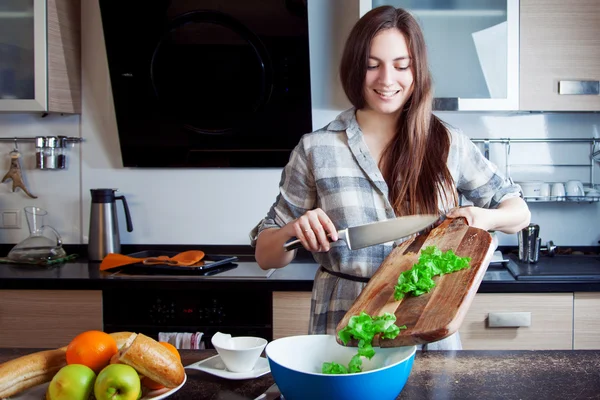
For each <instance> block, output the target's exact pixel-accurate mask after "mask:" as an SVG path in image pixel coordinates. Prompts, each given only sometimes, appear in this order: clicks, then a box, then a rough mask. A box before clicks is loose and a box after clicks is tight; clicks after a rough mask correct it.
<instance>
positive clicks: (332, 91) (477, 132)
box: [0, 0, 600, 246]
mask: <svg viewBox="0 0 600 400" xmlns="http://www.w3.org/2000/svg"><path fill="white" fill-rule="evenodd" d="M309 4H310V7H309V15H310V18H311V21H313V22H312V24H311V25H310V29H311V37H317V38H318V40H316V41H315V40H311V73H312V76H313V78H312V90H313V111H314V113H313V127H314V129H317V128H320V127H322V126H323V125H325V124H327V123H328V122H329V121H330V120H331V119H332V118H334V117H335V116H336V115H337V114H338V113H339V112H340V111H342V110H343V109H345V108H346V107H348V103H347V101H346V100H345V98H344V96H343V91H342V90H341V88H340V85H339V83H338V82H339V79H338V74H337V64H338V61H339V54H340V53H341V47H342V45H343V41H344V40H343V38H344V37H345V35H346V34H347V31H348V30H349V29H350V26H351V25H352V19H353V18H354V17H353V15H354V14H356V15H358V10H354V9H352V8H348V7H342V4H343V5H348V3H347V2H344V1H343V0H330V1H328V2H310V3H309ZM319 7H321V8H319ZM335 10H338V11H336V12H333V11H335ZM339 10H345V11H343V12H340V11H339ZM82 18H83V21H82V26H85V27H86V29H85V30H83V32H82V46H83V48H82V57H83V59H82V64H83V71H82V78H83V112H82V115H81V116H60V115H50V116H48V117H46V118H41V116H40V115H30V114H0V135H1V136H2V137H13V136H31V137H33V136H37V135H45V136H49V135H66V136H81V137H82V138H83V140H84V141H83V143H81V144H77V145H75V147H74V148H73V149H70V150H69V163H68V166H67V169H66V170H63V171H40V170H36V169H35V164H34V151H35V150H34V146H33V143H25V144H19V148H20V150H21V151H22V152H23V154H24V157H23V161H22V167H23V169H24V175H25V180H26V184H27V185H28V188H29V189H30V190H31V191H32V192H33V193H35V194H37V195H38V196H39V198H38V199H29V198H28V197H26V196H25V195H24V194H23V193H22V192H20V191H17V192H15V193H12V192H10V188H11V183H10V182H8V183H3V184H0V209H1V210H6V209H21V210H22V208H23V207H25V206H27V205H37V206H40V207H43V208H46V209H47V210H48V212H49V218H48V223H49V224H50V225H52V226H53V227H55V228H56V229H57V230H58V231H59V232H60V233H61V234H62V235H63V238H64V241H65V243H87V230H88V221H89V207H90V194H89V189H90V188H100V187H110V188H118V189H119V192H120V193H121V194H124V195H125V196H126V197H127V200H128V203H129V207H130V211H131V214H132V220H133V225H134V230H133V232H131V233H128V232H126V229H125V221H124V216H123V212H122V211H121V210H120V211H119V218H120V220H119V225H120V232H121V240H122V243H138V244H235V245H247V244H249V239H248V233H249V231H250V230H251V229H252V227H253V226H254V224H256V223H257V222H258V221H259V220H260V219H261V218H262V217H263V216H264V215H265V214H266V212H267V211H268V209H269V207H270V206H271V204H272V203H273V202H274V200H275V196H276V195H277V186H278V183H279V178H280V173H281V170H279V169H256V170H253V169H244V170H226V169H199V170H192V169H185V170H166V169H148V170H136V169H129V168H123V167H122V165H121V162H120V153H119V151H120V150H119V141H118V137H117V134H116V124H115V120H114V112H113V109H112V98H111V96H112V94H111V92H110V85H109V77H108V69H107V65H106V57H105V54H104V52H103V51H98V49H103V48H104V42H103V38H102V29H101V24H100V16H99V10H98V5H97V3H95V2H83V3H82ZM332 27H335V29H333V28H332ZM437 115H438V116H439V117H440V118H442V119H443V120H445V121H446V122H448V123H450V124H452V125H454V126H456V127H459V128H460V129H462V130H463V131H464V132H465V133H466V134H467V135H468V136H469V137H471V138H477V139H485V138H511V139H512V138H592V137H594V138H599V140H600V114H599V113H532V114H530V113H474V112H468V113H460V112H439V113H437ZM12 146H13V145H12V143H10V142H8V143H7V142H0V170H1V169H2V168H4V169H5V171H4V172H3V173H5V172H6V171H7V170H8V166H9V157H8V153H9V152H10V151H11V150H12ZM480 147H481V146H480ZM505 150H506V147H505V145H504V144H500V143H491V144H490V159H491V160H492V161H493V162H495V163H496V164H497V165H498V166H499V168H500V169H501V170H502V171H505V172H506V170H507V168H506V167H507V163H506V151H505ZM589 155H590V145H589V144H588V143H543V142H540V143H511V146H510V156H509V165H508V166H509V172H510V175H511V177H512V178H513V180H515V181H525V180H538V179H539V180H545V181H550V182H554V181H566V180H568V179H580V180H582V181H584V182H586V183H590V163H591V162H590V158H589ZM540 164H542V165H540ZM550 164H561V165H564V164H569V165H573V164H581V166H563V167H561V166H554V165H550ZM2 166H4V167H2ZM593 176H594V182H595V183H596V184H600V163H595V164H594V165H593ZM599 204H600V203H565V202H563V203H530V209H531V211H532V221H533V222H535V223H537V224H539V225H540V227H541V231H540V235H541V237H542V241H543V243H545V242H546V241H548V240H552V241H554V243H555V244H556V245H558V246H589V245H597V244H598V240H600V206H599ZM119 207H120V206H119ZM27 235H28V231H27V226H26V221H25V217H24V216H22V228H21V229H0V242H1V243H16V242H18V241H20V240H22V239H25V238H26V237H27ZM499 243H500V244H501V245H515V244H516V243H517V238H516V235H503V234H499Z"/></svg>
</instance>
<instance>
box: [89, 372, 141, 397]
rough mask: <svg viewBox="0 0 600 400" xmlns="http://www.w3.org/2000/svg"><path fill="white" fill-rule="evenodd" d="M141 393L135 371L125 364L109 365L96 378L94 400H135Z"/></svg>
mask: <svg viewBox="0 0 600 400" xmlns="http://www.w3.org/2000/svg"><path fill="white" fill-rule="evenodd" d="M141 391H142V385H141V384H140V377H139V375H138V373H137V371H136V370H135V369H134V368H133V367H131V366H129V365H126V364H109V365H107V366H106V367H104V369H102V371H100V373H99V374H98V377H97V378H96V383H95V384H94V396H96V400H137V399H138V398H139V395H140V393H141Z"/></svg>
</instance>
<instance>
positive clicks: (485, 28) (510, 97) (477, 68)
mask: <svg viewBox="0 0 600 400" xmlns="http://www.w3.org/2000/svg"><path fill="white" fill-rule="evenodd" d="M381 5H392V6H394V7H401V8H404V9H407V10H408V11H410V12H411V13H412V14H413V15H414V16H415V18H416V19H417V21H418V22H419V24H420V25H421V28H422V30H423V34H424V35H425V41H426V43H427V55H428V59H429V66H430V70H431V73H432V76H433V83H434V91H435V92H434V94H435V102H434V108H435V109H436V110H481V111H485V110H491V111H496V110H518V109H519V1H518V0H367V1H365V0H360V7H361V16H362V14H364V13H365V12H366V11H368V10H369V9H371V8H374V7H378V6H381Z"/></svg>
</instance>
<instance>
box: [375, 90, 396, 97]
mask: <svg viewBox="0 0 600 400" xmlns="http://www.w3.org/2000/svg"><path fill="white" fill-rule="evenodd" d="M373 90H374V91H375V93H377V94H378V95H379V96H381V97H383V98H384V99H385V98H388V99H390V98H392V97H394V96H395V95H396V94H398V93H399V92H400V90H377V89H373Z"/></svg>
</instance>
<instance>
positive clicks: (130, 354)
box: [119, 333, 185, 388]
mask: <svg viewBox="0 0 600 400" xmlns="http://www.w3.org/2000/svg"><path fill="white" fill-rule="evenodd" d="M131 339H133V340H131ZM119 353H120V357H119V361H120V362H122V363H123V364H127V365H129V366H131V367H133V368H134V369H135V370H136V371H137V372H139V373H140V374H141V375H144V376H146V377H148V378H150V379H152V380H153V381H154V382H157V383H160V384H161V385H163V386H164V387H167V388H174V387H177V386H179V385H181V384H182V383H183V380H184V379H185V371H184V370H183V364H182V363H181V361H179V359H178V358H177V356H176V355H175V354H173V353H171V351H169V350H168V349H167V348H166V347H164V346H163V345H161V344H160V343H158V342H157V341H156V340H154V339H152V338H151V337H148V336H146V335H144V334H142V333H139V334H137V335H135V336H133V335H132V336H131V337H130V338H129V340H128V342H127V343H126V344H125V345H124V346H123V348H122V350H121V351H120V352H119Z"/></svg>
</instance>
